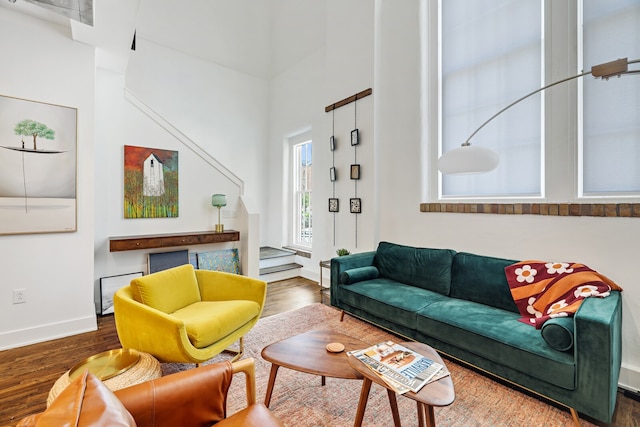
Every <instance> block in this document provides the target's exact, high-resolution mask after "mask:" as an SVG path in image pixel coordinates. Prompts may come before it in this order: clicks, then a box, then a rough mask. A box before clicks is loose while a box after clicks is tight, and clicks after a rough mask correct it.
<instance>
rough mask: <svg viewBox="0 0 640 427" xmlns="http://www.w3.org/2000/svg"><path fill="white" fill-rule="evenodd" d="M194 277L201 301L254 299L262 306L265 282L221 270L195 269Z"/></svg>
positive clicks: (265, 291) (265, 287) (264, 296)
mask: <svg viewBox="0 0 640 427" xmlns="http://www.w3.org/2000/svg"><path fill="white" fill-rule="evenodd" d="M196 278H197V280H198V286H199V287H200V296H201V298H202V300H203V301H230V300H239V299H242V300H247V301H255V302H257V303H258V304H259V305H260V307H263V306H264V301H265V298H266V296H267V284H266V282H264V281H262V280H258V279H254V278H251V277H247V276H241V275H238V274H232V273H225V272H222V271H212V270H196Z"/></svg>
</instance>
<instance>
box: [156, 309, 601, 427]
mask: <svg viewBox="0 0 640 427" xmlns="http://www.w3.org/2000/svg"><path fill="white" fill-rule="evenodd" d="M311 330H333V331H339V332H341V333H343V334H346V335H350V336H353V337H356V338H358V339H361V340H363V341H365V342H370V343H372V344H373V343H376V342H380V341H384V340H388V339H397V338H396V337H394V336H393V335H392V334H390V333H389V332H386V331H384V330H382V329H380V328H377V327H375V326H373V325H370V324H368V323H366V322H363V321H361V320H359V319H356V318H353V317H351V316H348V315H345V317H344V321H342V322H340V312H339V311H338V310H336V309H334V308H332V307H328V306H326V305H323V304H320V303H316V304H312V305H309V306H306V307H303V308H300V309H297V310H294V311H289V312H286V313H281V314H277V315H274V316H271V317H266V318H263V319H261V320H260V321H259V322H258V323H257V324H256V326H255V327H254V328H253V329H252V330H251V331H250V332H249V333H248V334H247V335H245V357H253V358H254V359H255V362H256V383H257V384H256V388H257V396H258V400H263V399H264V395H265V391H266V388H267V381H268V379H269V370H270V368H271V364H270V363H268V362H266V361H265V360H263V359H262V357H261V356H260V352H261V351H262V349H263V348H264V347H265V346H267V345H268V344H271V343H273V342H276V341H280V340H282V339H285V338H288V337H291V336H293V335H297V334H300V333H303V332H306V331H311ZM228 358H229V355H228V354H222V355H220V356H218V357H216V358H214V359H212V360H210V361H208V362H206V363H205V364H209V363H214V362H217V361H219V360H224V359H228ZM445 363H446V364H447V367H448V368H449V370H450V371H451V379H452V380H453V383H454V387H455V393H456V400H455V401H454V402H453V404H451V405H450V406H447V407H442V408H435V416H436V423H437V425H438V426H439V427H441V426H459V427H473V426H476V427H480V426H492V427H521V426H548V427H555V426H557V427H560V426H570V425H572V419H571V415H570V414H569V411H568V410H563V409H559V408H556V407H555V406H552V405H549V404H547V403H545V402H543V401H541V400H539V399H536V398H534V397H531V396H528V395H526V394H524V393H521V392H519V391H516V390H513V389H511V388H509V387H507V386H504V385H502V384H500V383H498V382H496V381H494V380H492V379H490V378H487V377H485V376H483V375H481V374H478V373H476V372H474V371H473V370H470V369H467V368H464V367H462V366H460V365H458V364H456V363H453V362H451V361H448V360H445ZM193 367H194V365H192V364H176V363H164V364H162V371H163V375H167V374H170V373H173V372H177V371H181V370H185V369H193ZM361 386H362V382H361V381H359V380H343V379H335V378H327V381H326V385H325V386H321V384H320V377H317V376H314V375H310V374H305V373H301V372H295V371H292V370H289V369H286V368H280V369H279V370H278V377H277V378H276V383H275V386H274V390H273V395H272V398H271V405H270V408H271V410H272V411H273V413H274V414H275V415H276V416H277V417H278V418H279V419H280V420H282V421H283V422H284V424H285V425H286V426H291V427H300V426H309V427H316V426H332V427H334V426H335V427H342V426H345V427H346V426H352V425H353V422H354V419H355V413H356V408H357V406H358V399H359V397H360V388H361ZM227 405H228V412H229V413H230V414H231V413H234V412H236V411H238V410H240V409H242V408H243V407H245V406H246V401H245V392H244V380H243V377H242V376H237V377H236V379H234V381H233V383H232V385H231V390H230V392H229V398H228V402H227ZM398 409H399V411H400V418H401V422H402V425H405V426H412V425H418V417H417V410H416V404H415V402H414V401H413V400H410V399H408V398H404V397H402V396H400V397H398ZM363 425H364V426H372V427H388V426H391V425H393V419H392V418H391V412H390V410H389V400H388V398H387V393H386V391H385V390H384V389H383V388H382V387H380V386H378V385H376V384H374V385H373V386H372V387H371V393H370V395H369V401H368V403H367V409H366V412H365V418H364V422H363ZM582 425H583V426H585V427H586V426H594V425H593V424H590V423H588V422H586V421H584V420H583V421H582Z"/></svg>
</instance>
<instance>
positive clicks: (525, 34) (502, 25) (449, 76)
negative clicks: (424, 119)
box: [439, 0, 544, 198]
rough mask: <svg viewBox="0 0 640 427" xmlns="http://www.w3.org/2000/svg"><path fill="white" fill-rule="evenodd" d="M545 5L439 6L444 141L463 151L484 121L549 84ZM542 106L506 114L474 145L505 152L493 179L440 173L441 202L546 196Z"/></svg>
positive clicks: (463, 1)
mask: <svg viewBox="0 0 640 427" xmlns="http://www.w3.org/2000/svg"><path fill="white" fill-rule="evenodd" d="M543 3H544V2H540V1H539V0H525V1H523V0H481V1H468V0H446V1H444V0H441V1H440V7H439V8H440V24H441V25H440V46H441V52H440V61H439V62H440V87H441V94H442V95H441V105H440V111H441V115H440V130H441V131H440V144H441V151H442V152H445V151H448V150H451V149H454V148H457V147H459V146H460V144H462V143H463V142H464V141H465V140H466V139H467V138H468V137H469V135H470V134H471V133H472V132H473V131H474V130H475V129H476V128H478V127H479V126H480V125H481V124H482V123H483V122H484V121H485V120H487V119H488V118H489V117H491V116H492V115H493V114H495V113H496V112H498V111H499V110H501V109H502V108H503V107H505V106H506V105H508V104H509V103H511V102H512V101H514V100H515V99H518V98H519V97H520V96H522V95H523V94H526V93H528V92H531V91H532V90H535V89H537V88H539V87H540V86H541V85H542V82H543V78H542V76H543V67H542V66H543V60H542V58H543V55H542V53H543V52H542V34H543V28H542V14H543V9H542V4H543ZM542 105H543V102H542V100H541V97H535V98H532V99H529V100H527V101H526V102H523V103H522V104H520V105H518V107H517V108H513V109H510V110H508V111H506V112H505V113H504V114H503V115H502V116H501V117H500V119H497V120H494V121H492V122H491V123H489V124H488V125H487V126H486V127H485V128H483V129H482V131H481V132H479V133H478V134H477V135H476V136H475V137H474V138H473V141H472V143H473V144H474V145H479V146H482V147H486V148H490V149H492V150H494V151H496V152H497V153H498V154H499V155H500V164H499V165H498V168H497V169H496V170H495V171H493V172H492V173H489V174H483V175H462V176H460V175H458V176H441V178H442V180H441V189H440V191H441V197H442V198H447V197H469V196H470V197H496V196H540V195H541V194H542V158H543V145H542V138H543V133H542V123H543V120H542V117H543V114H542V113H543V107H542Z"/></svg>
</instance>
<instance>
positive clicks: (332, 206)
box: [329, 198, 340, 212]
mask: <svg viewBox="0 0 640 427" xmlns="http://www.w3.org/2000/svg"><path fill="white" fill-rule="evenodd" d="M339 209H340V201H339V200H338V199H334V198H330V199H329V212H339Z"/></svg>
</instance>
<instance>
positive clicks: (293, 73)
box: [265, 0, 375, 279]
mask: <svg viewBox="0 0 640 427" xmlns="http://www.w3.org/2000/svg"><path fill="white" fill-rule="evenodd" d="M324 3H325V8H324V9H325V12H324V13H325V14H324V16H318V17H317V19H318V20H320V19H323V20H324V33H325V43H324V46H323V47H322V48H321V49H318V50H317V51H315V52H313V53H312V54H310V55H308V56H307V57H306V58H304V59H303V60H301V61H299V62H298V63H296V64H294V65H293V66H291V67H290V68H288V69H287V70H286V71H284V72H282V73H280V74H279V75H277V76H276V77H275V78H274V79H273V80H272V82H271V91H270V140H269V146H270V156H269V165H270V173H269V177H270V178H269V180H270V191H269V194H270V198H269V210H268V213H267V215H268V216H269V221H268V223H269V229H268V231H266V232H265V233H266V234H267V235H268V242H269V244H271V245H283V244H289V243H290V242H289V241H288V236H289V231H288V229H287V228H288V224H289V223H290V222H289V221H290V215H291V213H290V212H288V210H287V208H288V199H287V196H288V194H289V193H288V192H289V191H290V185H291V183H290V180H289V176H288V175H287V174H286V173H284V174H283V170H285V171H287V170H289V164H288V160H289V157H288V156H289V151H288V144H287V139H288V138H290V137H291V136H293V135H295V134H297V133H300V132H302V131H304V130H311V131H312V133H313V166H314V173H313V221H314V223H313V234H314V242H313V251H312V255H311V258H310V259H301V258H299V259H298V262H301V263H303V264H304V265H305V268H304V269H303V271H302V274H303V275H304V276H306V277H310V278H314V279H317V278H318V262H319V261H320V260H324V259H328V258H331V257H332V256H334V255H335V250H336V248H342V247H344V248H348V249H349V250H351V251H353V252H357V251H363V250H366V249H371V248H373V247H374V240H373V236H374V230H373V228H374V227H373V225H374V218H375V209H374V204H373V199H374V195H373V193H374V191H373V181H374V173H373V152H374V139H373V105H374V96H369V97H367V98H364V99H363V100H360V101H358V103H357V126H358V128H359V129H360V131H361V139H362V143H361V145H360V146H359V147H358V149H357V150H358V151H357V162H358V163H359V164H361V172H362V179H361V180H360V181H359V182H358V197H360V198H361V199H362V203H363V213H362V214H360V215H358V218H357V221H358V228H357V229H358V238H357V239H358V241H357V247H356V235H355V230H356V229H355V221H356V215H355V214H352V213H350V212H349V198H350V197H355V188H354V182H353V181H352V180H350V179H349V168H350V165H351V164H352V163H355V161H354V151H353V147H351V145H350V141H349V139H350V132H351V130H353V129H354V104H353V103H352V104H349V105H347V106H344V107H341V108H339V109H337V110H336V112H335V136H336V138H337V146H338V149H337V150H336V151H335V153H334V154H335V155H336V157H335V166H336V169H337V170H338V180H337V181H336V197H337V198H339V199H340V212H339V213H337V214H336V215H335V218H336V241H335V245H334V242H333V218H334V216H333V214H331V213H329V212H328V199H329V197H333V187H332V185H331V182H330V181H329V168H330V167H331V166H332V164H333V163H332V153H331V151H330V150H329V137H330V136H331V132H332V120H333V115H332V113H325V111H324V110H325V107H326V106H327V105H330V104H333V103H334V102H337V101H340V100H342V99H344V98H346V97H349V96H351V95H354V94H356V93H358V92H361V91H363V90H365V89H367V88H370V87H372V86H373V43H374V40H373V36H374V32H373V29H374V19H373V17H374V4H373V3H372V2H370V1H367V0H349V1H340V0H326V1H325V2H324ZM287 13H288V9H287V8H282V9H279V10H278V15H279V16H280V18H279V20H280V21H283V22H286V21H287V17H286V16H287Z"/></svg>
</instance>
